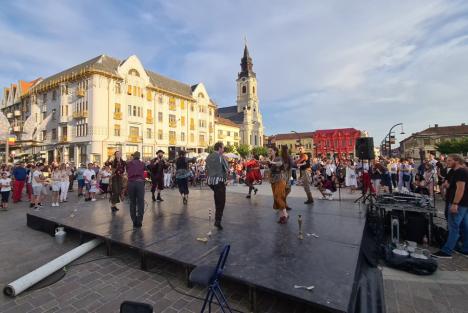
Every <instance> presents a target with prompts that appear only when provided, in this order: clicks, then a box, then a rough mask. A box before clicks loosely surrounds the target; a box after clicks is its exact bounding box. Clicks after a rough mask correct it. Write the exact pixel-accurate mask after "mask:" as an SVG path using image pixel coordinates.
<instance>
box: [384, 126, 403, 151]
mask: <svg viewBox="0 0 468 313" xmlns="http://www.w3.org/2000/svg"><path fill="white" fill-rule="evenodd" d="M400 125H401V127H402V130H401V132H400V134H401V135H404V134H405V132H404V131H403V123H397V124H395V125H393V126H392V128H390V130H389V131H388V135H387V136H386V137H385V139H384V142H385V141H386V139H387V137H388V156H389V157H390V158H391V157H392V141H391V135H392V130H393V129H394V128H395V127H397V126H400Z"/></svg>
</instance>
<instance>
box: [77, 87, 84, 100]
mask: <svg viewBox="0 0 468 313" xmlns="http://www.w3.org/2000/svg"><path fill="white" fill-rule="evenodd" d="M76 96H77V97H80V98H81V97H84V96H85V91H84V89H83V88H78V89H76Z"/></svg>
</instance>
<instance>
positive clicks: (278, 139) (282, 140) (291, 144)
mask: <svg viewBox="0 0 468 313" xmlns="http://www.w3.org/2000/svg"><path fill="white" fill-rule="evenodd" d="M313 136H314V133H313V132H304V133H286V134H276V135H273V136H270V137H269V138H268V143H269V144H274V145H276V146H277V147H278V148H281V147H282V146H287V147H288V148H289V151H290V153H291V154H296V153H298V152H299V151H298V147H299V145H302V146H303V147H304V150H305V152H306V153H311V154H312V155H315V153H314V151H313V150H314V139H313Z"/></svg>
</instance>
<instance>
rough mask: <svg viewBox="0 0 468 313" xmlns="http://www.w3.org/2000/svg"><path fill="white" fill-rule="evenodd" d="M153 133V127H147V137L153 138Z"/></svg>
mask: <svg viewBox="0 0 468 313" xmlns="http://www.w3.org/2000/svg"><path fill="white" fill-rule="evenodd" d="M151 133H152V131H151V128H147V129H146V138H148V139H151Z"/></svg>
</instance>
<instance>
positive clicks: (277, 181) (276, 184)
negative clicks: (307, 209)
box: [266, 146, 289, 224]
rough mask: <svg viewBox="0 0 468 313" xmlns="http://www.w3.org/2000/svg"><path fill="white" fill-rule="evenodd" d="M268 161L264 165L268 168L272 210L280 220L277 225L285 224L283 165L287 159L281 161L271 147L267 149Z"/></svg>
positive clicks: (276, 151) (276, 149)
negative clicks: (277, 214) (276, 211)
mask: <svg viewBox="0 0 468 313" xmlns="http://www.w3.org/2000/svg"><path fill="white" fill-rule="evenodd" d="M268 155H269V159H267V160H266V163H267V164H268V166H269V167H270V183H271V190H272V192H273V209H275V210H278V211H279V213H280V218H279V220H278V223H280V224H286V223H287V221H288V217H289V216H288V212H287V210H286V206H287V205H286V181H285V179H284V167H283V164H284V163H288V162H289V159H285V160H283V158H282V157H281V156H280V155H279V152H278V148H277V147H275V146H273V147H271V148H269V149H268Z"/></svg>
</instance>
